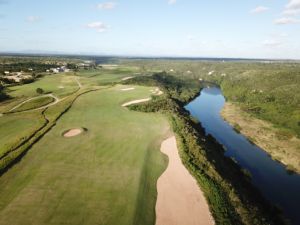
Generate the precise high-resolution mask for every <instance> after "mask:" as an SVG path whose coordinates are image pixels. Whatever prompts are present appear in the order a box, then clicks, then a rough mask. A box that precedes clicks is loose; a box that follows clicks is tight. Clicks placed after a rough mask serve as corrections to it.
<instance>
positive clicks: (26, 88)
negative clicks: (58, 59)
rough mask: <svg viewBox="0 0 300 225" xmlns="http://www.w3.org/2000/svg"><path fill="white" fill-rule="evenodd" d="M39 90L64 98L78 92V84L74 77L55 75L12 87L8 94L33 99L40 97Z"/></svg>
mask: <svg viewBox="0 0 300 225" xmlns="http://www.w3.org/2000/svg"><path fill="white" fill-rule="evenodd" d="M37 88H42V89H43V90H44V92H52V93H53V94H55V95H57V96H59V97H63V96H66V95H69V94H71V93H72V92H74V91H76V90H77V89H78V84H77V82H76V80H75V77H74V76H72V75H67V74H53V75H48V76H45V77H43V78H40V79H39V80H38V81H36V82H34V83H30V84H25V85H20V86H14V87H11V88H10V89H9V92H8V94H9V95H10V96H12V97H22V96H25V97H33V96H37V95H38V94H37V93H36V89H37Z"/></svg>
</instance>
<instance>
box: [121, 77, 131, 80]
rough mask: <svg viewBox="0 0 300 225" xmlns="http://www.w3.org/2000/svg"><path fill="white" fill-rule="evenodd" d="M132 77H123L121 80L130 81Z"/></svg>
mask: <svg viewBox="0 0 300 225" xmlns="http://www.w3.org/2000/svg"><path fill="white" fill-rule="evenodd" d="M132 78H133V77H124V78H123V79H122V80H129V79H132Z"/></svg>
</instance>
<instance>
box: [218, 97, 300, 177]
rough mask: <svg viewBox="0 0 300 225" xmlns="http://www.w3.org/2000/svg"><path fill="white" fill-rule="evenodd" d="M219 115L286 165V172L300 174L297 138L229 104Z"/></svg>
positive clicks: (226, 104)
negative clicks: (286, 134) (284, 133)
mask: <svg viewBox="0 0 300 225" xmlns="http://www.w3.org/2000/svg"><path fill="white" fill-rule="evenodd" d="M221 115H222V117H223V118H224V119H225V120H226V121H227V122H229V123H230V125H231V126H233V127H234V128H235V130H237V131H238V132H240V133H241V134H243V135H244V136H246V137H247V138H248V139H249V140H250V141H251V142H252V143H254V144H256V145H257V146H259V147H260V148H262V149H264V150H265V151H266V152H267V153H269V154H270V155H271V157H272V158H273V159H275V160H277V161H280V162H281V163H282V164H284V165H286V166H287V169H288V170H290V171H294V172H298V173H300V152H299V148H300V140H299V139H298V138H296V137H293V136H285V135H283V134H282V132H281V131H280V130H279V129H277V128H275V127H274V126H273V125H272V124H271V123H269V122H266V121H263V120H260V119H257V118H254V117H253V116H251V115H250V114H248V113H246V112H244V111H242V110H241V109H240V108H239V107H238V105H236V104H234V103H231V102H227V103H225V105H224V108H223V109H222V112H221Z"/></svg>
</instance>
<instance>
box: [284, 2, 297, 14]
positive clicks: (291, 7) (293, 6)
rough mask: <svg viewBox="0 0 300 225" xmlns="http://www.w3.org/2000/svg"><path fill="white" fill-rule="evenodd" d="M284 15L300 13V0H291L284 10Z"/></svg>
mask: <svg viewBox="0 0 300 225" xmlns="http://www.w3.org/2000/svg"><path fill="white" fill-rule="evenodd" d="M282 13H283V14H284V15H297V14H300V0H290V1H289V3H288V4H287V5H286V6H285V10H284V11H283V12H282Z"/></svg>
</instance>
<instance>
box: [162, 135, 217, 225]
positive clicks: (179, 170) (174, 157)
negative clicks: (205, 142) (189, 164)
mask: <svg viewBox="0 0 300 225" xmlns="http://www.w3.org/2000/svg"><path fill="white" fill-rule="evenodd" d="M161 152H163V153H164V154H166V155H167V156H168V158H169V164H168V167H167V169H166V171H165V172H164V173H163V174H162V175H161V177H160V178H159V179H158V181H157V191H158V195H157V202H156V225H175V224H190V225H201V224H203V225H204V224H205V225H213V224H214V220H213V218H212V216H211V213H210V211H209V207H208V204H207V202H206V199H205V197H204V195H203V192H202V191H201V190H200V188H199V186H198V184H197V181H196V180H195V179H194V178H193V177H192V176H191V175H190V173H189V172H188V170H187V169H186V168H185V167H184V165H183V164H182V162H181V159H180V156H179V153H178V148H177V144H176V139H175V136H172V137H170V138H168V139H166V140H165V141H163V143H162V145H161Z"/></svg>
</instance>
